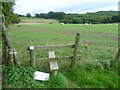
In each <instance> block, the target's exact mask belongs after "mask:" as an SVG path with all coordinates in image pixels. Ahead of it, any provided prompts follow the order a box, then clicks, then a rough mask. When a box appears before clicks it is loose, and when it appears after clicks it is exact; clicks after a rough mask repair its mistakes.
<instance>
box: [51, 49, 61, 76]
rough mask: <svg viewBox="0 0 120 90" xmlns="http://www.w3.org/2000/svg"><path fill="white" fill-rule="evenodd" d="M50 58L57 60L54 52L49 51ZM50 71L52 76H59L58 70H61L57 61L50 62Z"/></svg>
mask: <svg viewBox="0 0 120 90" xmlns="http://www.w3.org/2000/svg"><path fill="white" fill-rule="evenodd" d="M49 58H55V53H54V51H49ZM50 70H51V76H56V75H57V70H59V68H58V64H57V61H55V60H53V61H50Z"/></svg>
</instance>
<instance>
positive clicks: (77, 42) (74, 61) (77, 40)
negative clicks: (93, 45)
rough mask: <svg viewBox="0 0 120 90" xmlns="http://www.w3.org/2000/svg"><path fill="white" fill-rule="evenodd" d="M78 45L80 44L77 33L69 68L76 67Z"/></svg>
mask: <svg viewBox="0 0 120 90" xmlns="http://www.w3.org/2000/svg"><path fill="white" fill-rule="evenodd" d="M79 43H80V33H77V34H76V41H75V47H74V51H73V60H72V62H71V68H75V66H76V61H77V54H78V48H79Z"/></svg>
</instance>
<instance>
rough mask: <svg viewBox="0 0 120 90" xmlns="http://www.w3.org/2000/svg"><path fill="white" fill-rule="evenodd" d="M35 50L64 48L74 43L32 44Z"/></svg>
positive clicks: (72, 46) (70, 46) (71, 46)
mask: <svg viewBox="0 0 120 90" xmlns="http://www.w3.org/2000/svg"><path fill="white" fill-rule="evenodd" d="M34 47H35V49H36V50H47V49H64V48H74V45H46V46H34Z"/></svg>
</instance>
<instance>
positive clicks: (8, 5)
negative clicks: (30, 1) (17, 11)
mask: <svg viewBox="0 0 120 90" xmlns="http://www.w3.org/2000/svg"><path fill="white" fill-rule="evenodd" d="M0 4H2V5H1V6H2V7H3V8H2V13H3V14H4V17H5V21H4V23H5V26H6V27H8V25H9V24H10V23H12V20H13V19H14V15H13V5H15V3H14V2H0ZM16 18H19V17H16Z"/></svg>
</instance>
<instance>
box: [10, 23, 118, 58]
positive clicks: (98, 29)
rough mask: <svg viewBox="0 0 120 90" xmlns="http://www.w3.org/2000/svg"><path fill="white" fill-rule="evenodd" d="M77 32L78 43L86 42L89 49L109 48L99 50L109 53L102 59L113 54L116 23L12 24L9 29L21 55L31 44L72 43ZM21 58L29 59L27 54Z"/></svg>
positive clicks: (115, 48) (115, 50)
mask: <svg viewBox="0 0 120 90" xmlns="http://www.w3.org/2000/svg"><path fill="white" fill-rule="evenodd" d="M77 32H78V33H81V38H80V41H81V43H80V45H83V46H84V45H85V44H88V46H89V50H108V49H109V48H110V49H111V51H104V52H99V53H101V55H102V54H103V53H105V54H108V53H109V55H108V56H105V58H103V59H109V58H111V57H114V56H115V54H116V52H117V44H118V43H117V40H118V37H117V35H118V27H117V25H116V24H112V25H106V24H94V25H91V26H85V25H81V24H76V25H74V24H66V25H60V24H37V25H21V27H18V25H13V26H11V29H10V33H11V37H12V41H13V43H14V46H15V47H16V48H17V50H18V52H20V55H22V54H23V53H25V54H24V55H22V56H25V55H27V52H25V51H26V50H27V47H28V46H31V45H65V44H74V41H75V36H76V33H77ZM80 50H81V49H80ZM22 52H23V53H22ZM90 53H92V52H90ZM99 53H98V54H99ZM95 54H96V53H95ZM110 54H111V55H110ZM22 60H29V58H28V56H26V58H23V57H22Z"/></svg>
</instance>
